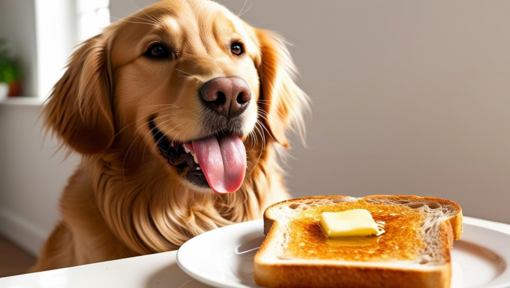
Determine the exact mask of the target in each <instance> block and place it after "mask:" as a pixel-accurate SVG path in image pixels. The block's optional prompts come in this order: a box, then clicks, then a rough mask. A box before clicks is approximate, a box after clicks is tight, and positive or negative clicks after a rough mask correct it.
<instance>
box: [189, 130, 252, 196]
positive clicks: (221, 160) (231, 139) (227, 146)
mask: <svg viewBox="0 0 510 288" xmlns="http://www.w3.org/2000/svg"><path fill="white" fill-rule="evenodd" d="M192 144H193V150H195V151H194V152H195V154H196V156H197V158H198V163H199V164H200V167H201V168H202V171H204V175H205V178H206V179H207V182H208V183H209V186H210V187H211V189H212V190H214V192H216V193H220V194H224V193H232V192H235V191H236V190H237V189H239V187H241V184H242V183H243V180H244V173H245V171H246V149H245V148H244V144H243V142H242V141H241V139H239V137H237V136H236V135H223V136H218V137H215V136H210V137H207V138H203V139H200V140H194V141H193V142H192Z"/></svg>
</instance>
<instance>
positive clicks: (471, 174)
mask: <svg viewBox="0 0 510 288" xmlns="http://www.w3.org/2000/svg"><path fill="white" fill-rule="evenodd" d="M154 2H156V1H151V0H132V1H131V0H0V39H2V40H0V135H1V136H0V163H1V164H0V165H1V166H0V235H1V236H2V237H0V251H1V252H0V254H2V257H0V258H2V259H4V261H7V260H5V259H8V255H9V251H11V252H12V251H17V250H16V249H19V250H20V251H25V252H26V261H25V260H23V261H24V262H23V261H22V262H23V263H22V264H20V267H18V268H17V267H11V268H5V269H4V268H2V267H3V266H2V265H1V263H0V276H2V275H9V273H10V274H15V273H20V272H19V271H22V270H20V269H25V268H23V267H25V266H26V265H29V264H30V263H32V262H33V261H34V258H33V256H34V255H37V253H38V251H39V248H40V247H41V244H42V242H43V241H44V240H45V239H46V237H47V236H48V235H49V233H50V232H51V230H52V229H53V227H54V225H55V224H56V223H57V220H58V217H59V212H58V199H59V196H60V194H61V193H62V189H63V187H64V185H65V184H66V181H67V178H68V177H69V176H70V175H71V174H72V172H73V170H74V167H75V166H76V165H77V163H78V162H79V161H80V159H79V156H76V155H72V156H71V157H69V158H67V159H65V160H64V155H63V153H61V152H56V142H55V141H54V140H52V139H49V138H47V139H46V141H45V142H44V144H43V138H44V133H42V132H41V130H42V125H41V122H40V121H37V119H38V116H39V113H40V110H41V109H40V105H41V103H42V102H43V101H44V100H45V99H46V97H47V96H48V93H49V91H50V89H51V87H52V86H53V85H54V84H55V82H56V81H57V80H58V79H59V78H60V76H61V75H62V74H63V71H64V66H65V63H66V60H67V58H68V57H69V56H70V55H71V53H72V51H73V47H75V45H76V44H78V43H79V42H81V41H83V40H84V39H87V38H89V37H91V36H93V35H95V34H97V33H100V31H101V29H102V28H103V27H105V26H107V25H108V24H109V23H113V22H115V21H118V20H119V19H120V18H123V17H125V16H127V15H129V14H131V13H134V12H136V11H137V10H139V9H140V8H143V7H145V6H146V5H149V4H151V3H154ZM217 2H219V3H222V4H224V5H225V6H227V7H228V8H230V10H231V11H233V12H234V13H235V14H239V15H241V17H242V18H243V19H244V20H245V21H247V22H248V23H250V24H252V25H254V26H256V27H260V28H266V29H271V30H275V31H277V32H279V33H280V34H282V35H283V36H284V37H285V38H286V39H287V40H288V41H289V42H290V43H292V44H293V45H292V46H290V51H291V54H292V55H293V57H294V60H295V62H296V65H297V67H298V68H299V70H300V74H301V76H300V78H299V80H298V83H299V84H300V86H301V87H302V88H303V89H304V90H305V91H306V92H307V93H308V95H309V96H310V98H311V99H312V102H313V106H312V114H313V117H312V119H311V121H309V123H308V124H307V128H308V136H307V144H308V147H307V148H305V147H303V146H302V145H300V143H299V141H297V139H294V141H293V144H294V145H293V149H292V151H291V152H292V156H293V157H292V158H290V159H289V160H288V163H287V166H286V167H287V170H288V171H289V177H288V178H287V181H288V186H289V188H290V191H291V193H292V195H293V196H296V197H298V196H309V195H324V194H344V195H352V196H364V195H370V194H415V195H420V196H437V197H442V198H447V199H451V200H454V201H456V202H457V203H459V204H460V205H461V206H462V208H463V211H464V214H465V215H467V216H473V217H479V218H483V219H488V220H495V221H500V222H505V223H510V212H509V211H510V209H508V203H510V129H509V128H510V33H509V27H510V17H508V11H510V1H505V0H500V1H498V0H493V1H477V0H476V1H475V0H452V1H441V0H429V1H404V0H402V1H396V0H386V1H378V0H370V1H369V0H358V1H343V0H342V1H340V0H337V1H327V0H320V1H306V0H292V1H290V0H288V1H270V0H258V1H254V0H247V1H244V0H219V1H217ZM8 95H10V96H8ZM2 241H3V242H2ZM2 243H3V244H2ZM1 245H11V246H1ZM2 247H4V248H2ZM5 247H11V248H5ZM4 252H5V253H4ZM6 255H7V256H6ZM16 255H18V254H16ZM12 257H18V259H20V258H19V257H20V256H12ZM24 257H25V256H24ZM23 259H25V258H23ZM11 266H12V265H11ZM2 269H4V270H2ZM6 269H7V270H6ZM9 269H10V270H9ZM16 269H18V270H16Z"/></svg>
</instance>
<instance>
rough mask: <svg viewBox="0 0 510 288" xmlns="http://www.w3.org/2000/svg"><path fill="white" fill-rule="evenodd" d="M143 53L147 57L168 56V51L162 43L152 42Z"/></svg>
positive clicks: (159, 57)
mask: <svg viewBox="0 0 510 288" xmlns="http://www.w3.org/2000/svg"><path fill="white" fill-rule="evenodd" d="M143 55H145V56H147V57H149V58H158V59H161V58H168V57H169V56H170V53H169V52H168V50H167V49H166V48H165V46H163V44H160V43H154V44H152V45H151V46H149V48H148V49H147V51H145V53H144V54H143Z"/></svg>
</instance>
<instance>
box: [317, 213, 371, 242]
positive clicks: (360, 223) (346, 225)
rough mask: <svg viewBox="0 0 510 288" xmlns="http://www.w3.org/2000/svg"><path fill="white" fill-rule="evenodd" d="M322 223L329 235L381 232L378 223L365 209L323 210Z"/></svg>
mask: <svg viewBox="0 0 510 288" xmlns="http://www.w3.org/2000/svg"><path fill="white" fill-rule="evenodd" d="M320 223H321V226H322V230H324V233H326V235H327V236H328V237H345V236H369V235H376V234H377V233H379V229H378V228H377V223H375V221H374V218H372V215H371V214H370V212H368V211H367V210H365V209H353V210H347V211H342V212H323V213H322V214H321V222H320Z"/></svg>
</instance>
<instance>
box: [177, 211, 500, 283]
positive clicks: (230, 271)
mask: <svg viewBox="0 0 510 288" xmlns="http://www.w3.org/2000/svg"><path fill="white" fill-rule="evenodd" d="M263 239H264V234H263V224H262V220H256V221H250V222H245V223H240V224H235V225H231V226H227V227H223V228H220V229H216V230H212V231H209V232H207V233H204V234H202V235H200V236H197V237H195V238H193V239H191V240H189V241H188V242H186V243H185V244H184V245H183V246H182V247H181V248H180V249H179V251H178V252H177V263H178V264H179V266H180V267H181V269H182V270H184V272H186V273H187V274H189V275H190V276H191V277H193V278H195V279H197V280H198V281H200V282H203V283H205V284H208V285H211V286H215V287H259V286H257V285H256V284H255V282H254V280H253V258H254V256H255V253H256V252H257V250H258V247H259V246H260V244H261V243H262V240H263ZM508 263H510V235H509V234H505V233H502V232H499V231H496V230H492V229H489V228H485V227H482V226H478V225H474V224H470V223H466V222H464V232H463V234H462V239H461V240H457V241H455V243H454V247H453V250H452V270H453V278H452V287H454V288H457V287H466V288H467V287H485V288H489V287H490V288H496V287H498V288H499V287H501V288H503V287H506V288H508V287H510V267H509V266H508V265H510V264H508Z"/></svg>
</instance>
